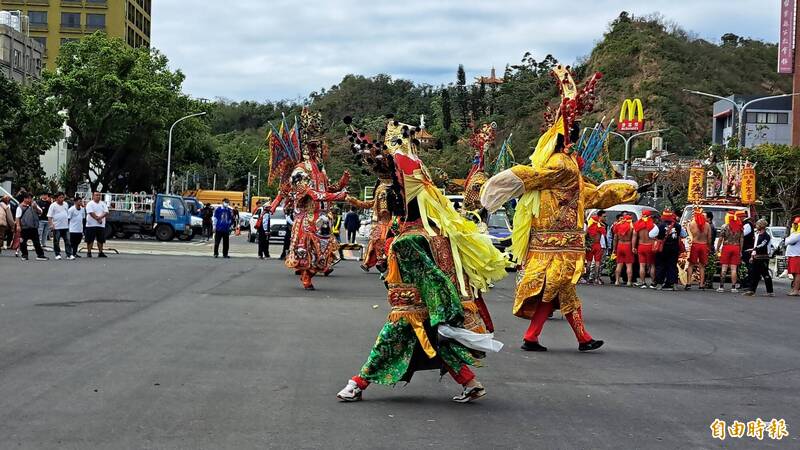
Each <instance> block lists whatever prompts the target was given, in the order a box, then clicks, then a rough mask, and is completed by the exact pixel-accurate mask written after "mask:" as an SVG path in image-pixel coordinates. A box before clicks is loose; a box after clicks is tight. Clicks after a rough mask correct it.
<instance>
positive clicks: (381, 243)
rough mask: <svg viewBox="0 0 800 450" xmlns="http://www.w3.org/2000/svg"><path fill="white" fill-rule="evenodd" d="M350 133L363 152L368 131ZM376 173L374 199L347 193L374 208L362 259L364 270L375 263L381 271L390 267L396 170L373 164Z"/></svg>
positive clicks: (358, 204) (352, 199) (353, 202)
mask: <svg viewBox="0 0 800 450" xmlns="http://www.w3.org/2000/svg"><path fill="white" fill-rule="evenodd" d="M352 121H353V120H352V118H351V117H350V116H348V117H345V119H344V122H345V124H347V125H348V126H350V125H351V124H352ZM347 137H348V140H349V141H350V149H351V151H352V152H353V153H354V154H360V153H359V152H360V151H361V150H362V148H361V147H362V146H364V145H366V144H367V139H368V138H367V135H366V133H364V132H362V131H356V130H355V129H354V128H352V127H351V129H350V130H348V131H347ZM371 167H372V169H373V170H374V171H375V175H377V176H378V182H377V184H376V186H375V191H374V194H373V198H372V200H368V201H363V200H359V199H357V198H355V197H353V196H347V202H348V203H350V204H351V205H353V206H355V207H356V208H359V209H371V210H372V223H371V228H370V233H369V243H367V249H366V251H364V257H363V259H362V261H361V269H362V270H363V271H364V272H369V270H370V269H371V268H373V267H375V268H377V269H378V271H379V272H384V271H385V270H386V237H387V234H388V233H389V227H391V225H392V213H391V211H390V210H389V204H388V203H387V199H388V194H389V190H390V189H391V187H392V173H391V172H390V171H389V170H390V168H389V167H388V166H385V165H382V164H380V165H374V164H373V165H372V166H371Z"/></svg>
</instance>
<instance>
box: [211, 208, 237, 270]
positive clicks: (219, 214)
mask: <svg viewBox="0 0 800 450" xmlns="http://www.w3.org/2000/svg"><path fill="white" fill-rule="evenodd" d="M229 205H230V204H229V203H228V199H227V198H226V199H223V200H222V206H220V207H218V208H217V209H216V210H215V211H214V219H215V220H216V222H217V224H216V226H215V227H214V258H218V257H219V241H220V240H222V257H223V258H230V256H228V237H229V236H230V234H231V227H232V226H233V211H231V208H230V206H229Z"/></svg>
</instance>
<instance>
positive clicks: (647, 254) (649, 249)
mask: <svg viewBox="0 0 800 450" xmlns="http://www.w3.org/2000/svg"><path fill="white" fill-rule="evenodd" d="M636 252H637V253H639V265H642V264H655V263H656V254H655V253H653V244H652V243H650V244H639V246H638V247H637V248H636Z"/></svg>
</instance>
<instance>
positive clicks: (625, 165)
mask: <svg viewBox="0 0 800 450" xmlns="http://www.w3.org/2000/svg"><path fill="white" fill-rule="evenodd" d="M662 131H667V128H664V129H661V130H653V131H642V132H641V133H636V134H632V135H630V136H628V137H625V136H623V135H621V134H619V133H617V132H616V131H609V133H611V134H613V135H614V136H617V137H619V138H622V140H623V141H624V142H625V161H622V178H623V179H626V180H627V179H628V166H629V165H630V159H631V141H633V139H634V138H636V137H639V136H644V135H645V134H653V133H661V132H662Z"/></svg>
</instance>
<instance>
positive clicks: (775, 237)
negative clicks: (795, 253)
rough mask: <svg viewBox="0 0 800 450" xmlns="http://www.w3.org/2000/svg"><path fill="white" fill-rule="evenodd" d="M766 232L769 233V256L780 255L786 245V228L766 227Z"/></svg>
mask: <svg viewBox="0 0 800 450" xmlns="http://www.w3.org/2000/svg"><path fill="white" fill-rule="evenodd" d="M767 234H769V239H770V245H771V246H772V254H771V255H769V256H770V257H773V256H777V255H782V254H783V251H784V248H785V247H786V245H785V244H786V243H785V241H786V228H784V227H767Z"/></svg>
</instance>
